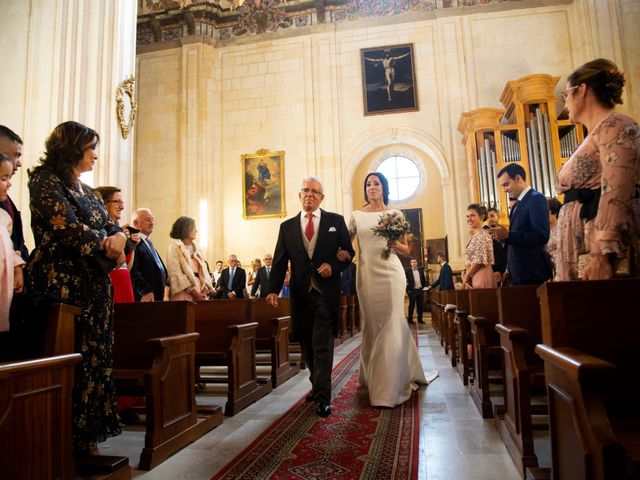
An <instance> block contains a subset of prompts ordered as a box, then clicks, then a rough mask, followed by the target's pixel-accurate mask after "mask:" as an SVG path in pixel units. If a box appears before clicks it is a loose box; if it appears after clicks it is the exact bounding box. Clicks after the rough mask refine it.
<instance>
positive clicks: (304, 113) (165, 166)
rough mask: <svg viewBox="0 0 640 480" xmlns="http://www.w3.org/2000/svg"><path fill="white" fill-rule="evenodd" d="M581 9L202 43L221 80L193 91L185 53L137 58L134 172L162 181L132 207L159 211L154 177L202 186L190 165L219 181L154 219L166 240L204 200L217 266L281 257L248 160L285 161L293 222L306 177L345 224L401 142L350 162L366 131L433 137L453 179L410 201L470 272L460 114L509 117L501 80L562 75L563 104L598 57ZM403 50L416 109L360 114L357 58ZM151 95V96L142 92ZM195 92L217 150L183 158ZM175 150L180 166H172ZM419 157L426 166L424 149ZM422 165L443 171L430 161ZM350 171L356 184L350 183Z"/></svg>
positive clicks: (168, 204)
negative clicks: (158, 125) (246, 182)
mask: <svg viewBox="0 0 640 480" xmlns="http://www.w3.org/2000/svg"><path fill="white" fill-rule="evenodd" d="M579 3H580V2H578V4H575V3H574V4H570V5H556V6H548V7H542V8H530V9H523V10H515V11H514V10H510V11H502V12H500V11H498V12H491V13H482V14H474V15H467V16H458V17H456V16H452V17H444V18H437V19H432V20H420V21H416V22H408V23H407V22H404V23H388V24H376V25H375V28H367V27H366V24H363V23H362V22H359V23H358V25H359V27H358V28H347V27H345V26H340V27H336V28H333V29H331V30H329V29H324V30H322V31H318V32H316V33H312V34H309V35H301V36H295V37H291V38H274V39H269V38H268V39H266V40H263V41H256V42H255V43H250V44H247V43H242V44H238V45H234V44H230V45H226V46H222V47H218V48H216V46H214V45H210V44H206V43H205V42H201V44H200V46H201V48H200V50H199V51H198V53H195V55H196V56H199V57H198V58H199V60H198V61H199V62H203V61H204V60H205V57H204V52H208V53H207V55H208V56H209V57H208V58H210V59H211V62H212V65H213V71H212V72H209V73H210V75H209V76H207V77H206V78H207V82H206V84H205V85H202V84H194V85H192V86H191V87H186V86H185V85H184V84H183V83H182V81H183V80H184V79H183V78H182V77H184V75H185V73H184V72H183V71H182V70H181V69H182V68H184V61H180V60H179V58H180V55H181V52H182V54H184V49H185V48H187V46H188V44H186V45H183V46H182V47H180V48H174V49H169V50H164V51H155V52H149V53H139V55H138V66H139V71H138V75H139V79H140V89H141V92H140V102H141V111H142V110H143V109H146V110H147V112H146V114H145V113H142V112H141V116H140V122H139V125H138V128H139V131H138V137H137V160H136V171H137V172H141V171H143V170H144V171H145V172H146V170H147V169H146V167H143V165H147V164H150V162H153V163H154V164H155V167H154V168H156V169H157V170H158V171H157V173H154V174H153V177H150V176H147V175H146V173H145V174H144V175H140V174H138V175H137V176H136V203H137V204H139V205H141V204H145V205H148V206H150V207H151V208H154V205H153V204H154V203H158V199H157V196H158V195H159V192H158V189H156V188H145V185H153V183H152V182H151V178H157V179H160V178H164V179H167V178H171V177H173V176H174V175H176V169H180V164H188V165H189V168H187V169H186V171H185V174H186V175H189V174H191V177H190V178H192V172H190V171H191V169H192V168H193V167H194V163H198V162H203V163H205V164H209V170H210V171H211V172H217V173H216V174H215V175H213V177H212V178H208V179H207V180H206V181H204V182H203V181H202V179H200V180H196V182H199V183H200V184H201V185H202V187H201V189H200V190H198V189H197V188H196V191H195V192H192V193H193V195H192V200H191V201H190V202H188V203H184V201H183V202H181V201H178V202H174V201H173V200H172V199H173V198H175V196H176V195H177V196H178V197H180V195H181V193H180V192H179V191H176V192H175V194H174V193H172V194H171V195H169V199H167V200H165V201H160V203H159V205H160V208H155V209H154V210H156V211H157V212H159V213H156V216H157V217H159V220H160V222H158V223H160V224H161V225H162V226H161V227H160V231H163V230H167V229H168V228H169V226H170V223H171V222H172V221H173V220H174V219H175V218H176V217H177V216H178V215H180V214H188V215H191V216H194V217H196V218H197V215H198V212H199V210H198V207H197V202H198V199H200V198H208V199H210V205H209V212H210V213H209V215H208V218H207V221H206V223H207V224H208V231H209V233H208V236H209V238H207V239H204V240H205V241H204V243H206V244H207V246H208V254H209V256H210V258H213V257H215V258H222V257H226V255H227V254H228V253H231V250H233V253H236V254H237V255H238V256H239V257H240V258H241V260H242V261H243V262H245V263H248V261H249V260H248V259H250V258H253V257H256V256H258V257H259V256H261V255H262V254H263V253H264V252H266V251H271V250H272V249H273V247H274V245H275V241H276V237H277V231H278V230H277V226H278V224H279V222H280V221H281V220H280V219H279V218H270V219H259V220H245V219H244V218H243V212H242V176H241V162H240V156H241V155H242V154H245V153H254V152H256V151H257V150H258V149H260V148H266V149H268V150H271V151H277V150H284V151H285V152H286V156H285V198H286V211H287V215H292V214H294V213H295V212H297V211H298V210H299V202H298V197H297V192H298V189H299V184H300V180H301V179H302V178H303V177H304V176H306V175H316V176H318V177H320V178H321V179H322V180H323V182H324V188H325V193H326V198H325V201H324V207H325V208H327V209H329V210H336V211H338V212H340V213H343V214H344V215H345V217H346V218H347V219H348V217H349V215H350V213H351V211H352V209H353V208H357V207H358V205H359V204H360V203H359V202H360V200H359V197H358V195H360V193H359V192H357V191H356V190H355V187H356V185H359V184H360V183H361V182H360V180H359V179H358V177H361V176H362V174H363V173H364V172H363V171H362V168H364V167H363V165H366V164H367V158H369V156H370V155H373V154H374V153H375V148H379V147H380V146H383V145H385V144H388V145H392V144H393V142H394V139H393V138H392V135H393V134H392V133H391V134H389V136H387V137H386V138H380V139H378V145H377V146H376V147H375V148H374V149H372V151H369V152H361V153H362V154H361V155H360V156H359V157H358V156H356V158H352V156H351V155H350V154H352V153H353V152H354V151H355V150H354V149H353V148H352V146H353V145H354V144H356V143H358V141H359V139H361V138H362V137H363V136H365V137H366V136H367V135H368V134H369V133H370V132H379V131H385V132H393V131H394V129H400V130H402V129H413V130H416V131H417V132H419V135H423V136H425V137H428V138H430V139H432V140H433V144H434V147H435V148H436V149H437V150H438V151H440V152H442V155H443V158H444V162H446V167H447V176H445V177H440V181H439V182H433V183H432V182H429V186H428V188H427V190H429V191H428V192H426V191H425V193H424V195H423V196H422V195H421V196H419V197H417V198H416V199H414V200H413V201H412V202H411V206H412V207H413V206H416V207H422V208H424V209H425V212H428V213H427V214H426V215H425V225H429V228H433V229H434V232H433V235H434V236H435V235H436V232H437V235H441V234H447V235H448V237H449V239H450V255H451V257H452V261H453V263H454V264H460V262H461V260H462V252H463V249H464V245H465V244H466V238H467V228H466V224H465V223H464V209H465V208H466V205H467V204H468V203H469V201H470V198H469V194H468V183H469V177H468V175H469V174H468V171H467V165H466V159H465V156H464V151H463V148H462V145H461V143H460V135H459V133H458V132H457V130H456V126H457V122H458V119H459V116H460V114H461V113H462V112H463V111H468V110H470V109H473V108H478V107H500V106H501V105H500V104H499V97H500V94H501V93H502V89H503V88H504V85H505V83H506V82H507V81H508V80H511V79H516V78H519V77H521V76H524V75H528V74H530V73H549V74H552V75H561V76H564V78H563V79H562V80H561V81H560V83H559V84H558V87H557V93H558V94H559V92H560V90H561V89H563V88H564V86H565V81H566V80H565V78H566V75H567V74H568V73H569V72H570V71H571V70H572V69H573V68H574V67H575V66H576V65H578V64H579V63H580V62H581V61H582V60H583V59H585V58H589V56H592V55H591V52H586V53H585V52H581V51H576V49H581V48H582V45H583V44H584V43H585V42H586V41H587V40H588V38H589V35H588V32H585V31H583V27H582V26H581V25H582V24H580V23H574V20H575V19H574V17H575V16H576V15H577V14H576V12H575V11H574V10H576V9H577V8H581V5H579ZM405 43H411V44H413V48H414V62H415V77H416V82H417V83H416V87H417V94H418V102H419V110H418V111H416V112H407V113H396V114H385V115H375V116H364V115H363V99H362V76H361V65H360V61H361V60H360V49H361V48H369V47H381V46H387V45H396V44H405ZM163 59H164V60H163ZM152 65H153V67H152ZM148 86H151V88H152V90H151V92H144V89H145V88H148ZM176 89H177V91H176ZM202 89H206V91H203V90H202ZM163 91H164V92H165V93H162V92H163ZM192 95H195V96H201V97H203V98H204V99H206V101H205V102H204V105H209V106H210V108H211V109H212V110H213V112H209V114H211V115H212V119H211V121H210V123H209V124H210V125H211V126H212V129H211V130H209V131H206V132H205V135H206V136H207V137H208V141H209V142H210V144H211V149H210V150H208V151H202V152H198V153H201V154H200V155H196V156H195V157H194V156H190V157H189V158H183V157H182V152H181V151H180V149H179V148H177V146H176V145H177V144H178V143H179V142H180V138H179V132H180V131H181V125H180V122H181V121H182V119H183V117H184V115H180V112H179V111H178V109H187V110H191V109H192V108H193V106H192V105H186V104H184V103H180V102H179V101H178V97H180V96H182V97H187V98H190V96H192ZM165 101H166V102H168V103H167V104H164V103H163V102H165ZM172 109H174V110H173V111H172ZM145 115H146V116H145ZM205 115H207V112H205ZM165 117H167V118H169V117H170V118H171V119H173V120H167V121H168V122H169V123H172V122H173V123H172V125H173V126H172V127H171V128H170V129H172V130H173V131H172V132H164V133H160V132H157V135H159V136H161V137H162V141H159V142H158V143H157V144H154V143H153V142H154V140H153V135H156V133H153V132H148V131H146V130H147V128H148V127H147V126H146V124H145V121H146V120H145V118H149V119H153V122H159V121H160V119H161V118H165ZM163 121H164V120H163ZM395 141H397V140H395ZM172 142H174V143H173V144H172ZM172 152H175V155H176V156H177V158H176V159H175V161H176V163H177V165H173V164H172V162H173V160H172V159H170V158H169V157H170V156H172V155H173V153H172ZM421 155H422V156H423V157H424V158H428V157H427V156H425V153H424V152H422V153H421ZM425 165H431V166H432V167H433V165H432V164H431V163H429V161H425ZM433 168H435V167H433ZM345 172H350V174H351V175H352V177H350V178H346V177H345ZM187 183H188V182H187ZM185 185H186V184H183V185H182V186H183V187H184V186H185ZM358 188H360V187H358ZM172 189H173V187H169V191H171V192H173V190H172ZM352 189H353V190H352ZM191 190H192V189H191ZM435 199H437V201H438V202H443V203H444V204H446V207H445V208H449V209H451V211H450V212H449V213H448V216H452V217H453V219H448V220H447V222H448V223H447V224H446V225H445V221H444V220H443V219H442V218H441V217H436V218H431V216H432V213H431V212H432V209H431V208H430V205H429V204H428V203H426V202H433V201H436V200H435ZM182 200H185V199H184V198H183V199H182ZM427 209H428V210H427ZM439 211H443V209H439ZM199 223H205V222H199ZM429 235H431V232H429Z"/></svg>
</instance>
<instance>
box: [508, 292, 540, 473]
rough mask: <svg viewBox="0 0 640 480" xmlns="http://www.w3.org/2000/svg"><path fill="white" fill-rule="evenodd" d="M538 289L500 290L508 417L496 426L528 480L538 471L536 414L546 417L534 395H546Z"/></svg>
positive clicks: (519, 468) (517, 465)
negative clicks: (530, 471)
mask: <svg viewBox="0 0 640 480" xmlns="http://www.w3.org/2000/svg"><path fill="white" fill-rule="evenodd" d="M537 288H538V287H537V286H536V285H527V286H518V287H505V288H500V289H498V313H499V322H500V323H499V324H498V325H496V327H495V328H496V331H497V332H498V334H499V335H500V347H501V349H502V352H503V365H504V384H503V399H504V415H503V416H499V415H496V425H497V426H498V431H499V432H500V436H501V437H502V441H503V442H504V444H505V446H506V447H507V450H508V451H509V454H510V455H511V458H512V459H513V461H514V463H515V465H516V467H518V470H519V471H520V474H521V475H522V476H523V477H524V475H525V472H526V469H527V468H536V467H538V458H537V456H536V454H535V451H534V444H533V427H532V414H546V413H547V408H546V405H544V404H541V405H537V406H536V407H533V406H532V404H531V398H532V395H535V394H540V393H544V365H543V362H542V361H541V359H540V357H538V356H537V355H536V354H535V352H534V349H535V346H536V344H538V343H540V342H541V340H542V327H541V322H540V304H539V302H538V297H537V295H536V290H537Z"/></svg>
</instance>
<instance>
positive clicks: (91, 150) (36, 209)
mask: <svg viewBox="0 0 640 480" xmlns="http://www.w3.org/2000/svg"><path fill="white" fill-rule="evenodd" d="M98 141H99V136H98V134H97V133H96V132H95V131H94V130H92V129H90V128H88V127H85V126H84V125H81V124H79V123H77V122H65V123H62V124H60V125H58V126H57V127H56V128H55V129H54V130H53V132H52V133H51V135H50V136H49V138H47V141H46V143H45V147H46V151H45V154H44V156H43V157H42V158H41V159H40V163H41V165H39V166H37V167H35V168H34V169H33V170H31V171H30V172H29V193H30V196H31V202H30V210H31V228H32V230H33V235H34V237H35V243H36V248H35V250H34V251H33V252H32V254H31V258H30V261H29V265H28V267H27V278H28V280H27V282H28V283H27V285H28V290H29V292H31V293H36V294H37V293H46V294H50V295H52V296H54V297H56V298H59V299H60V300H61V301H63V302H65V303H70V304H73V305H76V306H78V307H80V308H81V310H82V313H81V315H80V316H79V317H78V318H77V319H76V323H75V346H76V352H79V353H81V354H82V362H81V363H80V364H79V366H78V367H77V368H76V375H75V383H74V389H73V399H72V401H73V408H72V411H73V414H72V417H73V447H74V450H75V452H76V454H83V453H94V452H95V451H96V450H97V443H98V442H101V441H104V440H106V439H107V438H108V437H110V436H113V435H118V434H119V433H120V427H119V425H118V418H117V415H116V405H115V393H114V388H113V379H112V376H111V373H112V372H111V370H112V363H113V360H112V344H113V330H112V327H113V302H112V298H111V291H110V281H109V273H108V270H109V264H110V263H111V262H113V265H115V260H116V259H119V258H121V257H122V255H123V250H124V245H125V240H126V237H125V235H124V234H123V233H122V232H121V231H120V229H119V228H118V227H117V226H116V225H115V224H114V223H113V222H112V221H111V220H110V219H109V216H108V215H107V213H106V212H105V210H104V207H103V206H102V203H101V202H100V200H98V199H97V198H96V197H95V195H94V194H93V192H92V189H91V188H90V187H88V186H87V185H85V184H83V183H82V182H81V181H80V174H82V173H83V172H88V171H90V170H92V169H93V164H94V163H95V161H96V160H97V159H98V155H97V153H96V147H97V145H98Z"/></svg>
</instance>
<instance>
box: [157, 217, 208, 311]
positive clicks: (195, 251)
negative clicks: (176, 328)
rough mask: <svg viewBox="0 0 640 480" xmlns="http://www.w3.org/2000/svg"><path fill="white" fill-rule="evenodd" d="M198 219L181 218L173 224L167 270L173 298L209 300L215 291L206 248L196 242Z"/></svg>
mask: <svg viewBox="0 0 640 480" xmlns="http://www.w3.org/2000/svg"><path fill="white" fill-rule="evenodd" d="M197 234H198V230H197V228H196V221H195V220H194V219H193V218H190V217H180V218H178V219H177V220H176V221H175V223H174V224H173V226H172V227H171V233H170V234H169V236H170V237H171V240H170V241H169V248H168V252H167V271H168V273H169V285H170V288H171V293H170V295H171V300H191V301H194V300H195V301H197V300H206V299H207V298H208V297H209V294H210V293H211V292H213V285H212V284H211V277H209V272H208V269H207V264H206V260H205V258H204V253H203V251H202V250H201V249H200V248H199V247H198V246H197V245H196V243H195V239H196V236H197Z"/></svg>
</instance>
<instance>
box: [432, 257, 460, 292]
mask: <svg viewBox="0 0 640 480" xmlns="http://www.w3.org/2000/svg"><path fill="white" fill-rule="evenodd" d="M436 258H437V259H438V263H439V264H440V274H439V275H438V279H437V280H436V281H435V282H433V283H432V284H431V285H429V286H428V287H427V289H428V290H431V289H432V288H437V287H440V291H441V292H446V291H449V290H454V289H455V287H454V285H453V271H452V270H451V266H450V265H449V263H448V262H447V257H446V256H445V254H444V253H442V252H438V255H437V256H436Z"/></svg>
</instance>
